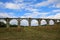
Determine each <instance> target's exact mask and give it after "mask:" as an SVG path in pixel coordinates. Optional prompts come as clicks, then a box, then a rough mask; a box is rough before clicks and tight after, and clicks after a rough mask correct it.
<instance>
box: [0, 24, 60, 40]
mask: <svg viewBox="0 0 60 40" xmlns="http://www.w3.org/2000/svg"><path fill="white" fill-rule="evenodd" d="M0 40H60V25H55V26H40V27H21V28H17V27H11V28H9V29H7V28H0Z"/></svg>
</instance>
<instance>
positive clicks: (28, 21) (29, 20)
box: [28, 18, 31, 27]
mask: <svg viewBox="0 0 60 40" xmlns="http://www.w3.org/2000/svg"><path fill="white" fill-rule="evenodd" d="M28 22H29V27H30V26H31V18H29V20H28Z"/></svg>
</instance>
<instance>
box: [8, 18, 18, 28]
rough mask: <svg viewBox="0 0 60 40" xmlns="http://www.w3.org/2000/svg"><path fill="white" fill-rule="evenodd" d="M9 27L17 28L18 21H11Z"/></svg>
mask: <svg viewBox="0 0 60 40" xmlns="http://www.w3.org/2000/svg"><path fill="white" fill-rule="evenodd" d="M9 25H10V27H17V26H18V21H17V20H16V19H12V20H10V22H9Z"/></svg>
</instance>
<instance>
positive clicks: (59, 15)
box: [47, 13, 60, 19]
mask: <svg viewBox="0 0 60 40" xmlns="http://www.w3.org/2000/svg"><path fill="white" fill-rule="evenodd" d="M47 18H51V19H60V13H57V14H56V15H51V16H48V17H47Z"/></svg>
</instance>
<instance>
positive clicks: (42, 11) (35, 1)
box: [0, 0, 60, 19]
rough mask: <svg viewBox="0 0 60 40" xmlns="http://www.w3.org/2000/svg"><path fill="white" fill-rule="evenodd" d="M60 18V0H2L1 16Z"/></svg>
mask: <svg viewBox="0 0 60 40" xmlns="http://www.w3.org/2000/svg"><path fill="white" fill-rule="evenodd" d="M3 17H11V18H16V17H17V18H18V17H21V18H29V17H31V18H58V19H59V18H60V0H0V18H3Z"/></svg>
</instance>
